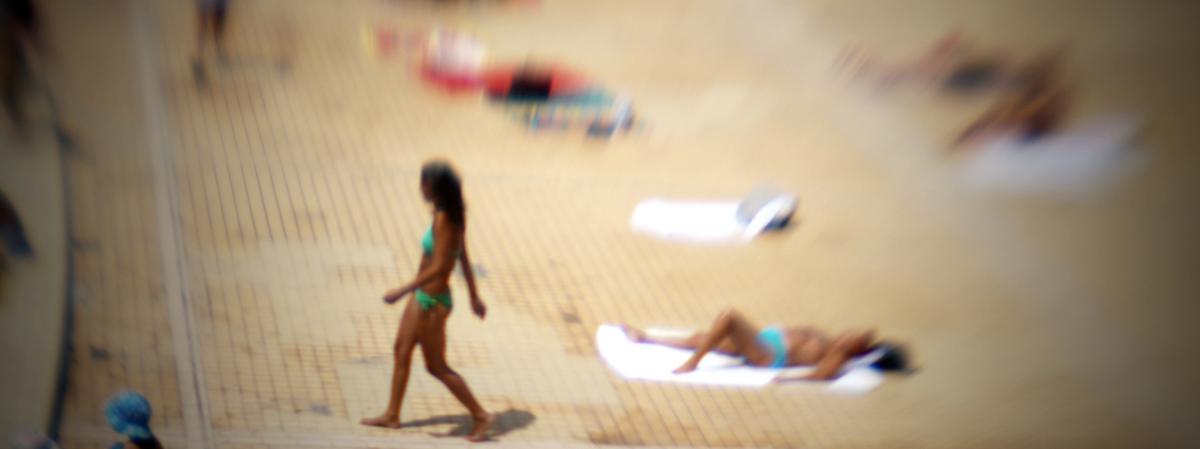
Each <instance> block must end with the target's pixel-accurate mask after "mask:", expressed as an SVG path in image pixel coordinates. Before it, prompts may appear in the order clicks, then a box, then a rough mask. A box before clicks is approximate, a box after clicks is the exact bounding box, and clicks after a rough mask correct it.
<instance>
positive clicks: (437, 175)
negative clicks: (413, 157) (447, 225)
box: [421, 161, 466, 226]
mask: <svg viewBox="0 0 1200 449" xmlns="http://www.w3.org/2000/svg"><path fill="white" fill-rule="evenodd" d="M421 184H423V185H428V186H429V191H430V193H431V194H432V195H431V196H432V197H433V207H434V208H436V209H437V210H440V211H442V213H444V214H446V218H448V219H450V222H451V223H454V224H455V225H458V226H462V225H463V223H464V222H465V221H466V206H465V205H464V204H463V197H462V182H461V181H459V178H458V173H455V172H454V168H453V167H451V166H450V164H449V163H447V162H445V161H429V162H426V163H425V166H423V167H421Z"/></svg>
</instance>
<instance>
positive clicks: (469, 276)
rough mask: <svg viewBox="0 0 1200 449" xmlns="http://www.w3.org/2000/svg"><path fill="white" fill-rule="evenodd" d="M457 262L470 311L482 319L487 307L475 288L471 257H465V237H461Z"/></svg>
mask: <svg viewBox="0 0 1200 449" xmlns="http://www.w3.org/2000/svg"><path fill="white" fill-rule="evenodd" d="M458 262H459V263H461V264H462V271H463V277H464V278H466V280H467V292H468V293H469V294H470V295H471V310H472V311H474V312H475V315H478V316H479V319H483V317H484V316H486V315H487V306H485V305H483V300H482V299H479V290H477V289H476V288H475V270H474V269H473V268H472V267H471V256H469V255H467V236H466V235H463V241H462V254H460V255H459V256H458Z"/></svg>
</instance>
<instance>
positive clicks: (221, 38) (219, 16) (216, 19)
mask: <svg viewBox="0 0 1200 449" xmlns="http://www.w3.org/2000/svg"><path fill="white" fill-rule="evenodd" d="M195 1H196V18H197V21H196V53H195V54H194V55H193V56H192V77H193V78H195V80H196V85H197V86H204V85H205V83H207V81H208V75H207V73H206V72H205V69H204V54H205V50H204V48H205V43H206V42H208V40H209V37H210V36H211V38H212V41H213V46H214V47H216V49H217V58H218V59H219V60H220V61H221V62H222V63H225V62H227V60H228V55H226V53H225V19H226V16H227V14H228V12H229V0H195Z"/></svg>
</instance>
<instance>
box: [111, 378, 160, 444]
mask: <svg viewBox="0 0 1200 449" xmlns="http://www.w3.org/2000/svg"><path fill="white" fill-rule="evenodd" d="M150 414H151V412H150V401H147V400H146V397H145V396H142V395H141V394H139V393H138V392H136V391H132V390H126V391H122V392H120V393H117V394H116V395H114V396H113V397H112V398H111V399H109V400H108V404H106V405H105V406H104V416H105V417H106V418H107V419H108V425H109V427H112V429H113V430H114V431H116V432H117V433H119V434H121V435H124V436H125V437H127V438H129V443H130V444H132V445H133V446H134V447H136V448H138V449H162V448H163V446H162V444H161V443H159V441H158V438H156V437H155V436H154V432H152V431H151V430H150ZM124 447H125V444H124V443H117V444H115V445H113V449H119V448H124Z"/></svg>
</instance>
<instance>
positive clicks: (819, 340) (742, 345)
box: [621, 309, 908, 382]
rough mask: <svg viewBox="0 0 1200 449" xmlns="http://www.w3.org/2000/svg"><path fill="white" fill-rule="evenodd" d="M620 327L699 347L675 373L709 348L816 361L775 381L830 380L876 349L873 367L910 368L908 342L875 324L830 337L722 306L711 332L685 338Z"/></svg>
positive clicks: (765, 360)
mask: <svg viewBox="0 0 1200 449" xmlns="http://www.w3.org/2000/svg"><path fill="white" fill-rule="evenodd" d="M621 329H623V330H624V331H625V335H626V336H627V337H629V339H630V340H632V341H634V342H638V343H650V344H658V345H664V346H670V347H673V348H680V349H691V350H694V351H695V353H693V354H692V356H691V357H690V358H688V360H687V361H686V362H684V364H683V365H681V366H680V367H679V368H676V369H675V371H674V372H675V373H676V374H682V373H688V372H692V371H695V369H696V367H697V366H699V364H700V360H701V359H703V358H704V355H705V354H707V353H708V352H710V351H716V352H718V353H721V354H727V355H731V356H734V357H741V358H743V359H745V360H746V363H747V364H749V365H753V366H761V367H770V368H784V367H789V366H809V365H815V366H816V369H814V370H813V371H812V372H810V373H808V374H806V375H803V376H795V377H788V376H781V377H778V378H776V379H775V381H776V382H781V381H790V380H830V379H833V378H835V377H837V375H838V373H839V372H840V371H841V369H842V367H843V366H844V365H845V364H846V362H848V361H850V359H853V358H855V357H858V356H861V355H864V354H867V353H870V352H873V351H876V350H878V349H883V355H882V356H881V357H880V358H879V359H878V360H876V361H875V362H874V363H872V364H871V366H872V367H874V368H876V369H879V370H882V371H907V370H908V354H907V351H906V350H905V349H904V347H903V346H901V345H899V344H896V343H890V342H886V341H878V340H876V338H875V331H873V330H852V331H846V332H843V333H841V334H840V335H838V336H837V337H835V338H830V337H829V336H828V335H827V334H825V333H824V332H822V331H820V330H819V329H817V328H815V327H811V326H789V327H784V326H780V325H772V326H767V327H765V328H762V329H759V328H758V327H757V326H755V325H754V324H752V323H751V322H750V321H749V320H747V319H746V317H745V316H743V315H742V314H741V313H740V312H738V311H737V310H734V309H726V310H725V311H724V312H721V314H720V315H718V316H717V319H716V321H715V322H713V325H712V328H710V329H709V330H708V331H707V332H696V333H694V334H692V335H691V336H689V337H684V338H679V337H674V338H672V337H652V336H649V335H647V334H646V332H644V331H642V330H640V329H637V328H635V327H633V326H630V325H628V324H621Z"/></svg>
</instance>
